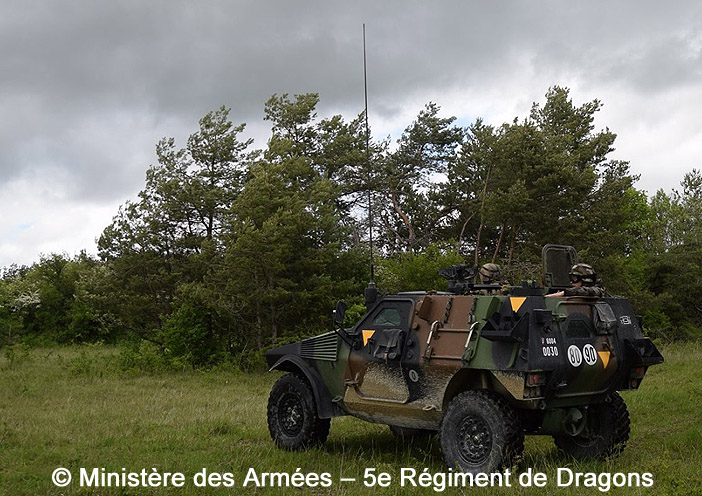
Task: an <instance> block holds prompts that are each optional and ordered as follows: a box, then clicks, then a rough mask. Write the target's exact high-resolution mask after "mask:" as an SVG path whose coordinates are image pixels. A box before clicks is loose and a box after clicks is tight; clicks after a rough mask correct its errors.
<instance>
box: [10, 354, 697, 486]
mask: <svg viewBox="0 0 702 496" xmlns="http://www.w3.org/2000/svg"><path fill="white" fill-rule="evenodd" d="M663 353H664V355H665V358H666V362H665V363H664V364H663V365H661V366H657V367H653V368H651V369H650V370H649V372H648V375H647V376H646V379H645V380H644V382H643V385H642V388H641V390H640V391H636V392H625V393H624V398H625V400H626V402H627V404H628V406H629V411H630V414H631V419H632V432H631V438H630V441H629V443H628V446H627V449H626V450H625V451H624V452H623V453H622V454H621V455H620V456H619V457H618V458H616V459H612V460H607V461H602V462H587V463H583V462H576V461H574V460H572V459H568V458H565V457H563V456H561V455H560V454H559V453H558V452H557V450H556V449H555V447H554V444H553V442H552V440H551V439H550V438H547V437H536V436H528V437H527V441H526V448H525V452H524V459H523V461H522V463H521V464H520V466H519V467H514V468H513V469H512V474H511V478H510V483H511V487H494V488H491V487H487V488H479V487H467V488H464V489H460V488H452V487H444V486H443V485H442V484H441V479H440V476H439V477H437V476H435V474H440V473H442V472H444V471H445V468H444V466H443V464H442V461H441V456H440V453H439V448H438V442H437V440H436V439H430V440H425V441H421V442H416V443H414V444H412V443H409V444H408V443H403V442H401V441H398V440H396V439H395V438H394V437H393V435H392V434H391V433H390V431H389V430H388V428H387V427H386V426H383V425H372V424H368V423H365V422H361V421H359V420H356V419H353V418H337V419H334V420H333V421H332V428H331V434H330V436H329V440H328V441H327V443H326V444H325V445H324V446H323V447H322V448H320V449H313V450H310V451H306V452H301V453H289V452H283V451H280V450H278V449H277V448H275V446H274V445H273V443H272V442H271V440H270V438H269V435H268V430H267V426H266V402H267V398H268V392H269V390H270V387H271V385H272V384H273V382H274V381H275V379H276V378H277V377H278V374H245V373H242V372H239V371H237V370H234V369H227V368H221V369H215V370H210V371H206V372H202V371H196V370H190V369H188V370H181V371H160V372H148V373H146V372H140V371H138V370H135V369H134V368H130V367H128V366H126V365H125V360H124V357H123V352H122V350H121V349H120V348H118V347H109V346H75V347H66V348H59V347H56V348H38V349H28V348H22V347H14V348H5V349H3V350H1V351H0V354H1V355H2V356H1V357H0V374H1V377H2V381H0V495H8V496H9V495H44V494H46V495H129V494H157V495H176V496H178V495H183V496H184V495H191V494H252V495H258V494H300V495H302V494H339V495H353V494H371V493H378V494H426V495H429V494H441V493H446V494H490V495H495V494H498V495H500V494H540V495H541V494H559V495H560V494H563V495H569V494H592V495H596V494H646V495H656V496H658V495H667V494H679V495H690V494H702V412H701V411H702V345H700V344H699V343H698V344H675V345H669V346H666V347H664V348H663ZM58 468H65V469H68V470H69V471H70V473H71V475H72V476H73V480H72V482H71V483H70V484H69V485H67V486H65V487H57V486H56V485H54V484H53V483H52V474H53V473H54V471H55V470H56V469H58ZM403 468H405V469H414V470H415V471H416V473H417V476H416V477H415V478H414V481H415V482H416V483H419V481H420V479H419V477H418V476H419V474H421V473H423V472H424V470H425V469H427V471H426V475H425V477H427V478H431V484H429V485H428V487H420V486H418V487H411V482H409V481H407V482H406V484H405V486H406V487H402V485H401V473H402V472H401V471H402V469H403ZM81 469H84V470H85V473H86V474H87V477H88V479H90V477H92V479H91V480H92V481H98V480H99V478H100V474H102V472H103V469H104V472H105V473H117V474H122V473H125V474H128V473H135V474H142V471H143V475H139V477H145V478H146V479H145V480H148V477H149V475H150V474H152V479H151V480H152V481H153V482H155V484H156V485H157V486H159V487H146V488H144V487H129V486H127V487H115V485H114V484H112V486H111V487H102V484H100V487H95V484H93V487H81V483H80V482H81V480H80V479H81ZM94 469H97V470H95V471H94V472H93V470H94ZM559 469H560V473H561V475H562V476H563V475H564V474H565V475H567V476H568V477H565V478H564V480H562V482H564V483H567V482H568V480H567V479H569V478H570V475H569V474H570V473H572V474H576V473H583V474H587V473H590V474H595V475H594V476H593V475H591V476H589V479H588V478H587V476H584V477H583V478H581V480H580V485H579V486H575V483H574V482H571V483H570V484H569V485H566V486H564V487H559V486H558V484H557V481H558V473H559ZM564 469H568V470H569V471H570V472H568V471H566V470H564ZM203 470H205V471H206V472H205V474H206V475H208V476H209V474H212V473H216V474H230V475H229V476H227V477H229V479H219V480H218V479H217V476H216V475H215V476H212V477H214V478H213V479H211V480H210V481H209V482H210V483H211V484H212V485H210V486H206V487H199V486H198V485H197V484H196V483H195V482H196V481H195V480H194V478H195V476H196V475H197V474H200V475H198V477H197V482H200V483H202V482H203V481H202V478H203V477H202V473H203ZM529 471H531V473H537V472H538V473H543V474H545V476H544V477H546V480H547V482H546V485H545V486H544V487H522V486H521V485H520V483H519V480H520V474H521V477H522V479H525V478H526V475H524V474H525V473H528V472H529ZM166 473H181V474H183V477H184V481H183V483H182V486H181V487H176V486H174V485H173V484H172V483H171V482H172V479H168V480H167V485H166V486H165V487H164V486H163V483H162V482H161V483H158V481H157V480H156V479H154V478H153V477H157V476H158V477H161V480H163V477H164V476H165V474H166ZM267 473H276V474H281V473H284V474H289V476H288V475H286V476H283V477H282V478H281V477H280V476H273V477H267V476H265V475H264V474H267ZM370 473H372V474H374V475H377V474H380V473H387V474H389V475H388V476H387V477H388V478H389V479H390V480H389V483H388V485H387V487H381V486H380V485H378V484H376V486H375V487H373V488H369V487H366V486H365V485H364V476H365V475H367V474H370ZM646 473H648V474H650V476H646V477H650V480H652V482H653V485H652V486H651V487H644V485H643V483H644V482H645V481H646V478H645V477H644V478H641V479H639V480H640V481H641V483H642V485H641V486H640V487H632V488H627V487H625V488H619V487H615V484H614V483H615V482H619V481H621V480H623V478H624V477H630V478H631V477H633V479H632V480H636V479H637V478H638V477H639V476H642V477H643V476H644V475H645V474H646ZM91 474H92V475H91ZM295 474H297V475H296V476H295ZM308 474H311V475H308ZM323 474H327V475H323ZM609 474H611V476H610V475H609ZM615 474H625V475H624V476H622V475H615ZM627 474H633V475H630V476H629V475H627ZM293 476H294V477H293ZM317 476H319V477H317ZM135 477H136V476H135ZM169 477H170V476H169ZM305 477H307V482H308V483H309V485H303V486H302V487H295V485H299V481H300V480H304V479H305ZM342 477H343V478H353V479H355V481H346V482H344V481H340V478H342ZM286 478H287V481H286V480H285V479H286ZM573 478H574V475H573ZM327 479H329V480H330V481H331V485H329V484H328V483H327V482H326V480H327ZM113 480H114V479H113ZM230 480H233V486H232V487H226V486H225V484H230V482H229V481H230ZM366 480H368V481H370V480H371V478H370V477H369V478H368V479H366ZM427 480H428V479H427ZM593 480H595V483H594V486H593ZM281 481H285V482H287V483H288V484H289V485H287V486H285V487H279V485H280V483H281ZM588 481H589V483H590V485H589V486H588V485H585V484H587V483H588ZM176 482H178V481H177V480H176ZM245 482H246V485H245V486H244V483H245ZM216 484H219V485H218V486H217V485H216ZM264 484H265V485H264ZM408 484H409V487H408ZM446 485H448V482H446ZM648 485H649V486H650V484H648ZM84 486H85V484H84ZM213 486H214V487H213ZM261 486H262V487H261ZM310 486H311V487H310ZM325 486H328V487H325ZM442 489H443V490H442Z"/></svg>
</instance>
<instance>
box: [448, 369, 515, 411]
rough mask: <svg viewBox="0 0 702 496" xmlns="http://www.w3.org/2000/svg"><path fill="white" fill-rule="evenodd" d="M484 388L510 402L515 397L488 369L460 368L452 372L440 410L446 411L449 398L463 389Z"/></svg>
mask: <svg viewBox="0 0 702 496" xmlns="http://www.w3.org/2000/svg"><path fill="white" fill-rule="evenodd" d="M470 390H484V391H489V392H490V393H491V394H493V395H495V396H498V397H500V398H502V399H503V400H505V401H507V403H512V402H513V401H514V400H515V397H514V396H513V395H512V394H511V393H510V392H509V390H508V389H507V388H506V387H505V385H504V384H503V383H502V381H500V379H498V378H497V377H495V376H494V374H492V372H490V371H489V370H483V369H460V370H458V372H456V373H455V374H454V376H453V377H452V378H451V380H450V381H449V383H448V384H447V386H446V389H445V390H444V398H443V401H442V410H443V411H446V408H447V407H448V405H449V403H450V402H451V400H452V399H453V398H454V397H456V396H457V395H458V394H460V393H462V392H463V391H470Z"/></svg>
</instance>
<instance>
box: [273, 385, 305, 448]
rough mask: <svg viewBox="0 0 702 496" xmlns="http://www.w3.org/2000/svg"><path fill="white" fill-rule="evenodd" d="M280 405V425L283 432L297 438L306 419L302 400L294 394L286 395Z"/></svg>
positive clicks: (281, 399)
mask: <svg viewBox="0 0 702 496" xmlns="http://www.w3.org/2000/svg"><path fill="white" fill-rule="evenodd" d="M278 405H279V407H278V423H279V424H280V427H281V428H282V429H283V432H284V433H285V434H286V435H287V436H291V437H294V436H297V435H298V434H299V433H300V432H301V431H302V424H303V421H304V417H305V414H304V408H303V405H302V400H301V399H300V397H299V396H298V395H296V394H294V393H286V394H284V395H283V396H282V397H281V398H280V401H279V403H278Z"/></svg>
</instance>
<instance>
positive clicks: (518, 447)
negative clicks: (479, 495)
mask: <svg viewBox="0 0 702 496" xmlns="http://www.w3.org/2000/svg"><path fill="white" fill-rule="evenodd" d="M439 444H440V445H441V453H442V454H443V457H444V461H445V462H446V465H447V466H448V467H449V468H452V469H457V470H462V471H464V472H470V473H473V474H476V473H480V472H482V473H490V472H495V471H499V470H500V469H502V468H503V467H510V466H512V465H514V464H516V463H517V462H518V461H519V460H520V459H521V455H522V452H523V451H524V432H523V431H522V428H521V424H520V422H519V417H517V415H516V413H515V412H514V410H513V409H512V408H511V407H510V406H509V405H508V404H507V403H506V402H505V401H504V400H502V399H500V398H499V397H497V396H494V395H492V394H490V393H488V392H486V391H466V392H463V393H461V394H459V395H457V396H456V397H455V398H453V399H452V400H451V402H450V403H449V406H448V408H447V409H446V413H445V414H444V418H443V419H442V421H441V428H440V430H439Z"/></svg>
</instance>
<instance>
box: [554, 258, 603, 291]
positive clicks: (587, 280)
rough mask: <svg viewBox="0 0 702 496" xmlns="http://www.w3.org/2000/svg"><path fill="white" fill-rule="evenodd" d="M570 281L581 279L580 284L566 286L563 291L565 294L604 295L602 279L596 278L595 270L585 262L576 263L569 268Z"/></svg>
mask: <svg viewBox="0 0 702 496" xmlns="http://www.w3.org/2000/svg"><path fill="white" fill-rule="evenodd" d="M570 277H571V281H581V282H582V286H580V287H574V288H568V289H565V290H564V291H563V294H564V295H565V296H596V297H598V298H599V297H602V296H604V295H605V290H604V288H603V287H602V281H601V280H600V279H597V274H595V270H594V269H593V268H592V267H591V266H590V265H587V264H583V263H580V264H576V265H573V267H572V268H571V269H570Z"/></svg>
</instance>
